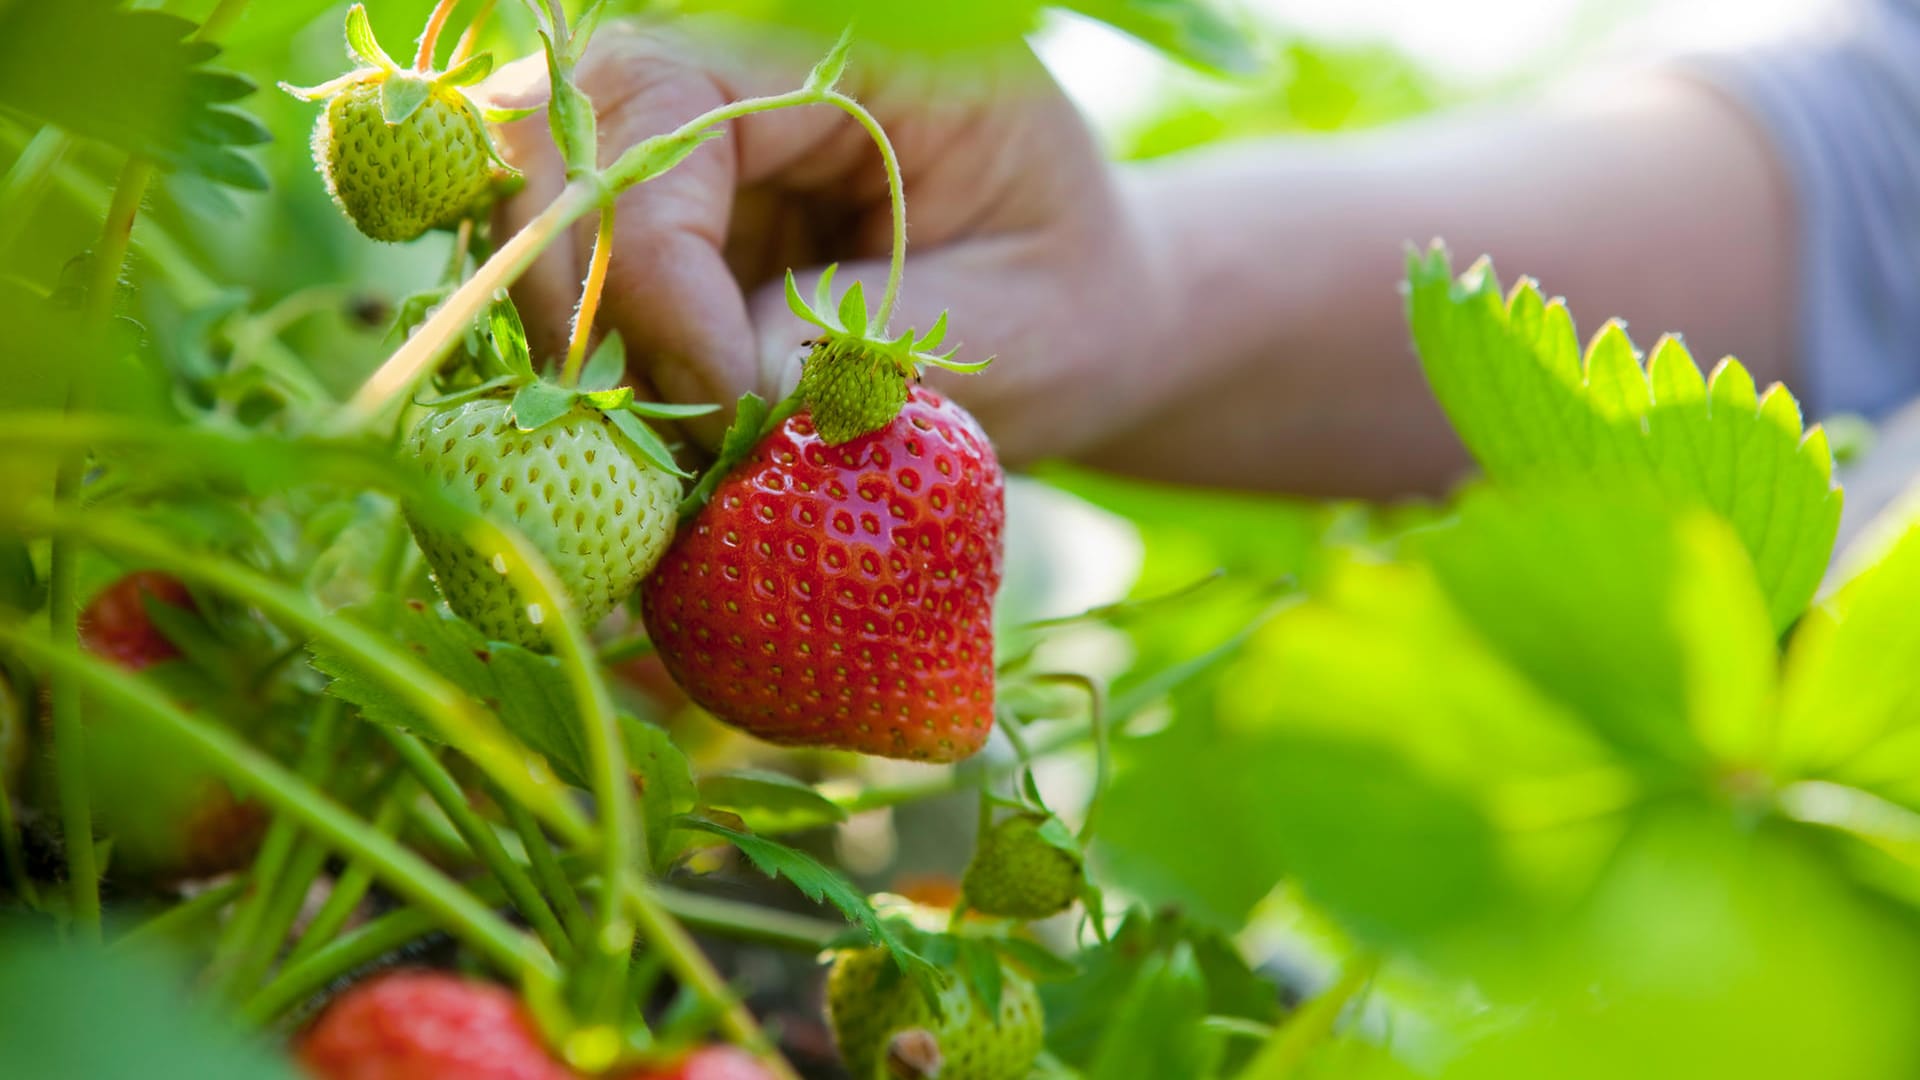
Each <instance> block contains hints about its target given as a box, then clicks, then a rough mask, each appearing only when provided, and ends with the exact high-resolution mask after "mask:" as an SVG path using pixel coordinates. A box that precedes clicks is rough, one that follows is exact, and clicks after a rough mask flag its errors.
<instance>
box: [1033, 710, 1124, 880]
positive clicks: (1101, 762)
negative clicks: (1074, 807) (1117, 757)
mask: <svg viewBox="0 0 1920 1080" xmlns="http://www.w3.org/2000/svg"><path fill="white" fill-rule="evenodd" d="M1033 681H1034V682H1049V683H1061V684H1064V685H1067V686H1073V687H1078V688H1079V689H1081V690H1084V691H1086V694H1087V727H1088V729H1089V730H1090V731H1091V732H1092V734H1093V794H1092V796H1090V797H1089V798H1088V799H1087V808H1086V811H1085V812H1084V813H1083V814H1082V816H1081V818H1080V835H1079V837H1078V839H1079V841H1080V846H1081V847H1083V848H1084V847H1086V846H1087V844H1088V843H1090V842H1091V841H1092V840H1093V825H1094V821H1095V820H1096V819H1097V818H1098V817H1099V816H1100V800H1101V798H1102V797H1103V796H1105V795H1106V793H1107V781H1108V779H1109V777H1110V776H1111V774H1112V771H1113V763H1112V762H1111V761H1110V760H1109V759H1110V758H1111V756H1112V755H1111V753H1110V750H1109V747H1108V746H1107V721H1106V713H1107V694H1106V691H1105V690H1104V689H1102V688H1101V686H1100V684H1099V682H1097V681H1095V680H1094V679H1092V678H1090V677H1088V676H1086V675H1082V674H1079V673H1078V672H1052V673H1048V674H1045V675H1035V676H1034V677H1033Z"/></svg>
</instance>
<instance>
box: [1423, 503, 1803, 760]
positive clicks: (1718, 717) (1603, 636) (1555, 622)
mask: <svg viewBox="0 0 1920 1080" xmlns="http://www.w3.org/2000/svg"><path fill="white" fill-rule="evenodd" d="M1417 550H1418V551H1420V552H1421V553H1422V554H1424V555H1425V556H1426V557H1427V558H1428V560H1429V561H1430V562H1431V564H1432V566H1433V568H1434V571H1435V574H1436V576H1437V579H1438V581H1439V583H1440V585H1441V587H1442V588H1443V589H1445V590H1446V592H1447V594H1448V596H1449V597H1450V598H1451V599H1452V601H1453V604H1454V606H1455V608H1456V609H1457V610H1458V611H1459V612H1460V613H1461V614H1462V615H1463V616H1464V617H1465V618H1466V620H1467V621H1468V622H1469V623H1471V624H1472V626H1473V627H1474V629H1475V630H1476V631H1477V632H1478V633H1479V635H1480V636H1481V637H1483V638H1484V639H1485V640H1486V641H1488V642H1489V643H1490V644H1492V645H1493V646H1494V647H1495V648H1496V649H1497V650H1498V651H1499V652H1500V653H1501V655H1502V656H1503V657H1504V658H1505V659H1506V660H1507V661H1508V662H1509V663H1510V664H1511V665H1512V666H1513V667H1514V669H1515V670H1517V671H1519V672H1522V673H1524V674H1525V675H1526V676H1527V677H1528V679H1530V680H1531V681H1532V683H1533V685H1534V686H1535V687H1536V688H1538V689H1539V690H1540V691H1541V692H1542V693H1544V694H1545V695H1547V696H1548V697H1551V698H1553V699H1555V700H1557V701H1558V702H1559V703H1560V704H1561V705H1562V706H1563V707H1564V708H1565V709H1566V710H1567V711H1568V713H1569V714H1571V715H1574V716H1578V717H1580V718H1581V719H1582V720H1583V721H1584V722H1586V723H1588V724H1591V725H1592V727H1593V730H1594V731H1595V733H1596V734H1598V735H1599V736H1600V737H1601V738H1603V739H1605V740H1607V741H1608V742H1609V743H1611V744H1612V745H1613V747H1614V748H1615V750H1616V751H1617V752H1618V753H1619V754H1620V755H1622V756H1623V757H1625V758H1630V759H1636V760H1638V761H1640V762H1641V763H1642V764H1643V765H1645V766H1646V767H1648V768H1653V769H1657V770H1658V769H1665V768H1668V767H1671V766H1679V767H1682V768H1703V767H1705V766H1706V765H1707V763H1708V762H1710V761H1712V762H1718V763H1719V764H1721V765H1741V764H1748V763H1751V762H1752V760H1753V759H1754V756H1755V755H1756V754H1758V753H1759V752H1760V748H1761V747H1762V746H1763V745H1765V743H1766V742H1767V736H1766V731H1767V727H1768V718H1769V715H1770V712H1771V708H1770V704H1769V703H1770V701H1771V699H1772V695H1773V687H1774V668H1775V666H1776V664H1777V662H1778V657H1777V654H1776V650H1775V646H1774V636H1773V629H1772V625H1771V623H1770V621H1769V619H1768V615H1767V611H1766V605H1765V599H1764V598H1763V597H1762V596H1761V595H1760V592H1759V590H1758V588H1757V586H1756V584H1755V581H1754V577H1753V571H1752V565H1751V562H1750V560H1749V559H1748V558H1747V556H1746V552H1745V550H1744V549H1743V548H1741V546H1740V544H1739V541H1738V540H1737V539H1736V538H1735V537H1734V536H1733V534H1732V531H1731V530H1730V529H1729V528H1727V526H1726V525H1725V523H1724V522H1723V521H1721V520H1720V519H1718V518H1716V517H1714V516H1713V515H1711V514H1707V513H1704V512H1701V511H1699V510H1682V511H1680V512H1678V513H1675V512H1673V511H1670V510H1667V509H1665V508H1663V507H1662V506H1661V504H1660V502H1659V501H1658V499H1657V498H1651V497H1646V496H1642V497H1638V498H1636V497H1634V496H1632V495H1624V494H1623V495H1602V494H1595V493H1591V492H1568V491H1550V492H1531V491H1530V492H1527V493H1525V494H1524V495H1521V494H1516V493H1510V492H1498V491H1482V492H1476V493H1474V494H1473V495H1472V496H1471V497H1469V498H1468V499H1467V500H1466V501H1465V502H1464V504H1463V505H1462V507H1461V511H1460V520H1459V521H1458V522H1457V523H1456V524H1453V525H1451V526H1446V527H1442V528H1438V529H1435V530H1433V531H1431V532H1429V533H1426V534H1424V535H1422V536H1421V537H1419V538H1418V540H1417Z"/></svg>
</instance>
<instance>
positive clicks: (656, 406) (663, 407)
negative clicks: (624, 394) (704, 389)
mask: <svg viewBox="0 0 1920 1080" xmlns="http://www.w3.org/2000/svg"><path fill="white" fill-rule="evenodd" d="M626 408H627V411H628V412H630V413H632V414H634V415H635V416H645V417H649V418H651V419H654V420H687V419H691V418H693V417H695V416H711V415H713V414H714V413H717V412H719V411H720V406H718V405H673V404H669V403H667V402H664V401H630V402H628V403H627V406H626Z"/></svg>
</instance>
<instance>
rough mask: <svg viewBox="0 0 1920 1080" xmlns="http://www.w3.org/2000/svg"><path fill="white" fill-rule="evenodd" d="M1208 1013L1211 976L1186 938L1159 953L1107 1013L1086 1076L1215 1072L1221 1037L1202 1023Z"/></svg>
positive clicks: (1104, 1079)
mask: <svg viewBox="0 0 1920 1080" xmlns="http://www.w3.org/2000/svg"><path fill="white" fill-rule="evenodd" d="M1206 1013H1207V985H1206V980H1205V978H1203V977H1202V976H1201V974H1200V965H1199V964H1198V963H1197V962H1196V961H1195V960H1194V957H1193V951H1192V950H1191V949H1189V948H1188V947H1187V946H1185V945H1184V944H1182V945H1177V946H1175V947H1174V949H1173V950H1172V951H1171V952H1170V953H1165V954H1161V953H1155V954H1154V955H1152V956H1150V957H1149V958H1148V959H1147V960H1146V962H1145V963H1143V964H1142V965H1141V966H1140V971H1139V973H1138V975H1137V976H1136V977H1135V978H1134V980H1133V985H1132V986H1130V987H1129V988H1128V989H1127V993H1126V995H1125V996H1124V997H1122V998H1121V999H1120V1001H1119V1003H1118V1006H1117V1007H1116V1008H1115V1009H1114V1011H1113V1013H1112V1015H1110V1016H1109V1017H1108V1018H1107V1019H1108V1023H1107V1028H1106V1037H1105V1038H1103V1039H1102V1040H1101V1041H1100V1048H1099V1050H1098V1051H1097V1052H1096V1053H1095V1054H1094V1056H1093V1062H1092V1064H1091V1066H1089V1068H1088V1069H1087V1071H1086V1076H1087V1080H1134V1078H1137V1077H1142V1076H1192V1077H1204V1076H1212V1075H1214V1074H1215V1070H1216V1069H1217V1068H1218V1067H1219V1063H1220V1058H1221V1046H1220V1037H1219V1036H1218V1035H1215V1034H1213V1033H1212V1032H1210V1031H1208V1030H1206V1029H1205V1028H1204V1027H1202V1026H1201V1024H1200V1021H1201V1019H1202V1018H1204V1017H1205V1016H1206Z"/></svg>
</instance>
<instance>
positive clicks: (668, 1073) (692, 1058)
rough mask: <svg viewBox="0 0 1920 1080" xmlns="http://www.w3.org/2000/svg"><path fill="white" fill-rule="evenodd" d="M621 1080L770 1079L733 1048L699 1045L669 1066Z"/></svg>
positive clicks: (762, 1068)
mask: <svg viewBox="0 0 1920 1080" xmlns="http://www.w3.org/2000/svg"><path fill="white" fill-rule="evenodd" d="M623 1080H773V1074H772V1073H770V1072H768V1071H767V1068H766V1066H764V1065H762V1064H760V1062H759V1061H757V1060H756V1059H755V1058H754V1056H753V1055H752V1054H749V1053H747V1052H746V1051H745V1050H742V1049H740V1048H739V1047H737V1046H703V1047H701V1048H700V1049H698V1050H695V1051H694V1052H692V1053H690V1054H688V1055H687V1056H686V1057H683V1058H681V1059H680V1060H679V1061H676V1062H674V1063H673V1064H672V1065H653V1066H648V1067H646V1068H643V1069H641V1070H639V1071H638V1072H631V1073H628V1074H626V1076H625V1077H624V1078H623Z"/></svg>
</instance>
